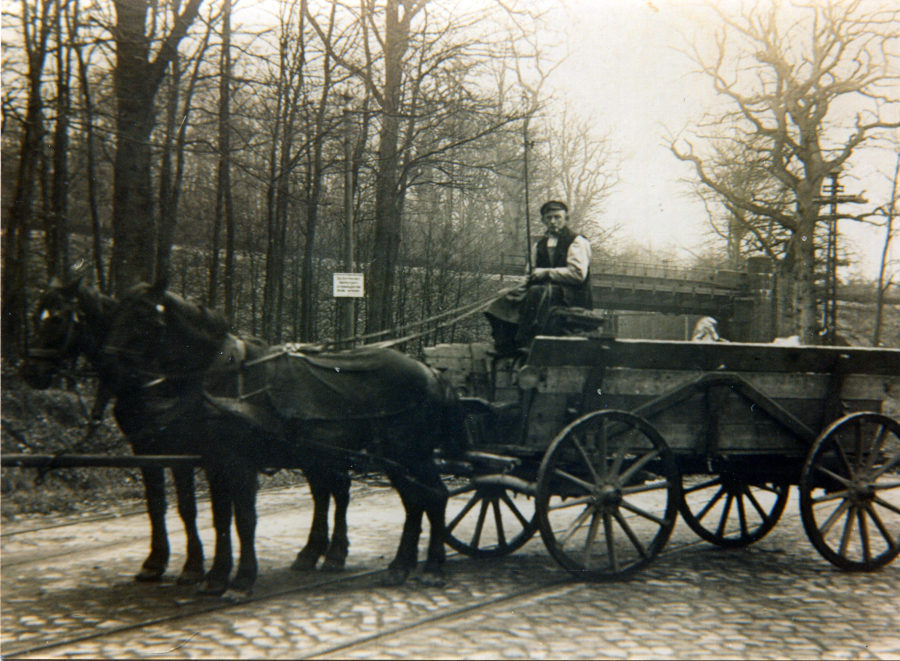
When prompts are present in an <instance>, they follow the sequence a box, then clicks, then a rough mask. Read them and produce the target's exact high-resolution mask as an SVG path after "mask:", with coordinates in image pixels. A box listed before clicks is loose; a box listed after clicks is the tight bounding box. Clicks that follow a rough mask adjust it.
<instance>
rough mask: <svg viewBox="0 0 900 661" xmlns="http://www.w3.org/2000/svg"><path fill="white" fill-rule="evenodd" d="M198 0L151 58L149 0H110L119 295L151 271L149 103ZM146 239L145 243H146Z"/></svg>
mask: <svg viewBox="0 0 900 661" xmlns="http://www.w3.org/2000/svg"><path fill="white" fill-rule="evenodd" d="M201 2H202V0H188V3H187V6H186V7H185V9H184V11H183V12H182V13H181V14H180V15H179V16H178V17H177V18H176V20H175V22H174V25H173V27H172V30H171V32H170V33H169V35H168V36H167V37H166V38H165V39H164V40H163V41H162V45H161V46H160V50H159V53H158V54H157V56H156V58H155V59H154V60H153V61H150V60H149V59H148V58H149V53H150V37H149V36H148V35H147V34H145V32H144V30H145V24H146V19H147V9H148V7H149V6H150V5H149V3H148V2H146V1H142V0H114V3H115V7H116V28H115V31H114V32H115V41H116V66H115V70H114V72H113V83H114V88H115V95H116V155H115V161H114V170H115V174H114V180H113V249H112V267H111V273H110V275H111V278H112V281H113V290H114V291H115V292H116V294H117V295H122V294H123V293H124V292H125V291H126V290H127V289H128V288H129V287H130V286H131V285H133V284H135V283H136V282H138V281H140V280H143V281H147V282H149V281H152V280H153V277H154V267H155V264H154V262H155V256H156V246H157V238H158V237H157V233H156V228H155V223H154V218H153V196H152V191H151V169H150V164H151V161H150V159H151V150H150V135H151V133H152V132H153V125H154V119H155V118H154V109H153V104H154V100H155V98H156V93H157V91H158V90H159V86H160V83H161V82H162V80H163V77H164V75H165V70H166V68H167V67H168V65H169V63H170V62H171V61H172V60H173V59H174V57H175V54H176V53H177V49H178V43H179V42H180V41H181V39H182V38H183V37H184V35H185V33H186V32H187V28H188V26H189V25H190V24H191V22H192V21H193V20H194V18H195V17H196V16H197V13H198V11H199V8H200V4H201ZM148 244H149V246H150V247H149V249H148Z"/></svg>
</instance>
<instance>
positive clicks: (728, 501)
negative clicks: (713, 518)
mask: <svg viewBox="0 0 900 661" xmlns="http://www.w3.org/2000/svg"><path fill="white" fill-rule="evenodd" d="M733 500H734V494H731V493H729V494H728V498H726V499H725V507H723V508H722V518H721V519H719V527H718V529H717V530H716V536H717V537H724V536H725V525H726V524H727V523H728V515H729V514H730V513H731V503H732V501H733Z"/></svg>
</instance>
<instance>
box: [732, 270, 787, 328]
mask: <svg viewBox="0 0 900 661" xmlns="http://www.w3.org/2000/svg"><path fill="white" fill-rule="evenodd" d="M773 271H774V268H773V264H772V260H771V259H770V258H768V257H750V258H748V259H747V281H746V285H745V287H744V291H743V292H741V294H740V295H739V296H736V297H735V299H734V312H733V314H732V317H731V323H730V324H729V330H730V333H729V336H728V339H729V340H732V341H734V342H771V341H772V340H774V339H775V275H774V272H773Z"/></svg>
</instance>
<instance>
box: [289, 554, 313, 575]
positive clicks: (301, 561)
mask: <svg viewBox="0 0 900 661" xmlns="http://www.w3.org/2000/svg"><path fill="white" fill-rule="evenodd" d="M318 561H319V559H318V558H310V557H309V556H303V557H301V556H299V555H298V556H297V559H296V560H294V562H292V563H291V571H313V570H314V569H315V568H316V563H317V562H318Z"/></svg>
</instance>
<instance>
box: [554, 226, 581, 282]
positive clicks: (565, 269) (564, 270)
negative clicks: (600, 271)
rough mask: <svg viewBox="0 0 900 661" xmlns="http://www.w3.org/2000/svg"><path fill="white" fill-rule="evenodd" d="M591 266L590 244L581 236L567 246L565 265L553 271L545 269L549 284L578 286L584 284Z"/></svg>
mask: <svg viewBox="0 0 900 661" xmlns="http://www.w3.org/2000/svg"><path fill="white" fill-rule="evenodd" d="M590 265H591V244H590V243H589V242H588V240H587V239H585V238H584V237H583V236H581V235H578V236H576V237H575V240H574V241H572V243H571V245H569V250H568V251H567V252H566V265H565V266H560V267H558V268H554V269H546V271H547V274H548V276H549V278H550V282H558V283H561V284H564V285H579V284H581V283H582V282H584V279H585V278H586V277H587V275H588V268H589V267H590Z"/></svg>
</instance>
